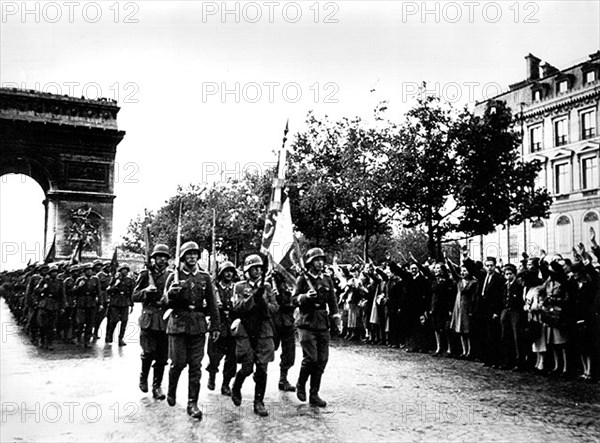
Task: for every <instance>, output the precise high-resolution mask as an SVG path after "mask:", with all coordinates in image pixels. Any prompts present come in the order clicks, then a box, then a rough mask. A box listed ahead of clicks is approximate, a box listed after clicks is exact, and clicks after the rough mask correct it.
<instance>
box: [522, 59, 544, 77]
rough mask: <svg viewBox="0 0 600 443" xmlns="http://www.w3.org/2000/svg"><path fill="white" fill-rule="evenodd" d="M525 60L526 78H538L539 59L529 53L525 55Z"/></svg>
mask: <svg viewBox="0 0 600 443" xmlns="http://www.w3.org/2000/svg"><path fill="white" fill-rule="evenodd" d="M525 60H527V80H538V79H539V78H540V62H541V60H540V59H539V58H537V57H536V56H535V55H533V54H531V53H529V54H527V56H525Z"/></svg>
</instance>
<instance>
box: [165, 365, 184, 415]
mask: <svg viewBox="0 0 600 443" xmlns="http://www.w3.org/2000/svg"><path fill="white" fill-rule="evenodd" d="M180 375H181V372H180V371H176V370H175V369H173V368H171V369H169V388H168V389H167V403H168V404H169V406H175V402H176V400H175V398H176V394H177V383H178V382H179V376H180Z"/></svg>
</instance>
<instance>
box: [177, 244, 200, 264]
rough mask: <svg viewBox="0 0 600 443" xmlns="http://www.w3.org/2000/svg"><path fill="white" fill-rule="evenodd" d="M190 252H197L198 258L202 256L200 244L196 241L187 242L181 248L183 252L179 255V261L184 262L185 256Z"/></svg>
mask: <svg viewBox="0 0 600 443" xmlns="http://www.w3.org/2000/svg"><path fill="white" fill-rule="evenodd" d="M188 252H197V253H198V256H200V252H201V251H200V247H199V246H198V243H196V242H195V241H188V242H185V243H184V244H183V246H181V251H180V253H179V261H182V260H183V256H184V255H185V254H186V253H188Z"/></svg>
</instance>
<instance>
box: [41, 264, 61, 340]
mask: <svg viewBox="0 0 600 443" xmlns="http://www.w3.org/2000/svg"><path fill="white" fill-rule="evenodd" d="M57 277H58V266H57V265H55V264H53V265H51V266H50V267H49V269H48V274H47V275H46V276H45V277H44V278H43V280H41V281H40V283H39V284H38V285H37V287H36V288H35V292H36V295H37V296H38V299H39V303H38V319H37V322H38V325H39V326H40V340H41V346H42V348H43V349H47V350H49V351H52V350H53V348H52V340H53V339H54V329H55V328H56V325H57V322H58V315H59V313H60V311H62V310H63V308H64V304H65V291H64V285H63V282H62V280H60V279H58V278H57Z"/></svg>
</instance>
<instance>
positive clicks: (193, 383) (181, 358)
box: [169, 334, 205, 401]
mask: <svg viewBox="0 0 600 443" xmlns="http://www.w3.org/2000/svg"><path fill="white" fill-rule="evenodd" d="M204 342H205V334H198V335H188V334H169V358H170V359H171V368H170V369H169V392H171V391H172V390H173V392H174V391H175V390H176V386H171V383H172V382H171V380H178V379H179V375H180V374H181V371H183V370H184V368H185V367H186V366H187V367H188V400H190V401H196V400H198V393H199V392H200V377H201V376H202V358H203V357H204Z"/></svg>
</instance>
